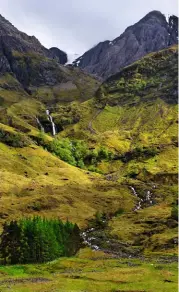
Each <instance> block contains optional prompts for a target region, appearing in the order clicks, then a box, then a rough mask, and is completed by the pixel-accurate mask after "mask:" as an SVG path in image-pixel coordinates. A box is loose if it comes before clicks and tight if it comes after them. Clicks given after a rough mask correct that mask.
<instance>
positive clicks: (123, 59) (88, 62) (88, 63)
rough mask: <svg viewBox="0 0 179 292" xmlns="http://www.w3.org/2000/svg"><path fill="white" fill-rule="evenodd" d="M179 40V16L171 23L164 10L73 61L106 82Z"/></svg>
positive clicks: (147, 17)
mask: <svg viewBox="0 0 179 292" xmlns="http://www.w3.org/2000/svg"><path fill="white" fill-rule="evenodd" d="M177 41H178V17H176V16H174V15H173V16H170V17H169V19H168V21H167V19H166V17H165V15H163V14H162V13H161V12H160V11H151V12H149V13H148V14H147V15H146V16H144V17H143V18H142V19H141V20H139V22H137V23H135V24H134V25H132V26H129V27H128V28H127V29H126V30H125V31H124V33H122V34H121V35H120V36H119V37H117V38H115V39H114V40H112V41H104V42H100V43H99V44H97V45H96V46H95V47H93V48H92V49H90V50H89V51H87V52H86V53H85V54H84V55H82V56H80V57H79V58H78V59H76V60H75V61H74V62H73V65H74V66H77V67H81V68H83V69H84V70H85V71H87V72H88V73H91V74H95V75H97V76H99V77H102V78H103V79H106V78H108V77H109V76H111V75H113V74H115V73H117V72H118V71H120V70H121V69H122V68H123V67H125V66H128V65H129V64H132V63H133V62H135V61H136V60H139V59H140V58H142V57H143V56H145V55H146V54H148V53H150V52H156V51H159V50H161V49H164V48H167V47H169V46H170V45H173V44H176V43H177Z"/></svg>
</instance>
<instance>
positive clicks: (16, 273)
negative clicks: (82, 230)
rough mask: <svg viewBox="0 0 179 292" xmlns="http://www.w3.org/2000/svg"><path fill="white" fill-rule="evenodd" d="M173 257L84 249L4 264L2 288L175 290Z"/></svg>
mask: <svg viewBox="0 0 179 292" xmlns="http://www.w3.org/2000/svg"><path fill="white" fill-rule="evenodd" d="M171 258H172V256H169V257H168V259H167V261H166V259H164V258H163V259H162V258H160V256H159V255H156V256H155V258H152V257H150V256H148V257H145V258H142V259H131V258H130V259H119V258H113V257H112V256H111V255H110V254H108V255H106V254H104V253H103V252H100V251H97V252H95V251H91V250H90V249H82V250H80V252H79V253H78V255H77V256H76V257H73V258H61V259H59V260H56V261H54V262H50V263H47V264H41V265H18V266H6V267H3V266H0V291H3V292H4V291H5V292H6V291H14V292H36V291H39V292H41V291H43V292H45V291H54V292H55V291H63V292H71V291H74V292H84V291H86V292H93V291H94V292H99V291H100V292H102V291H105V292H119V291H121V292H122V291H125V292H127V291H128V292H144V291H145V292H154V291H160V292H174V291H177V263H176V262H173V263H171V262H170V259H171Z"/></svg>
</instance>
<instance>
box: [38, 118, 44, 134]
mask: <svg viewBox="0 0 179 292" xmlns="http://www.w3.org/2000/svg"><path fill="white" fill-rule="evenodd" d="M36 121H37V124H38V125H39V127H40V130H41V131H42V132H45V130H44V127H43V126H42V124H41V122H40V121H39V119H38V118H36Z"/></svg>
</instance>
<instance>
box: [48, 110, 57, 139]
mask: <svg viewBox="0 0 179 292" xmlns="http://www.w3.org/2000/svg"><path fill="white" fill-rule="evenodd" d="M46 115H47V119H48V120H49V121H50V123H51V125H52V135H53V136H55V135H56V134H57V132H56V126H55V123H54V122H53V118H52V116H51V115H50V111H49V110H48V109H47V110H46Z"/></svg>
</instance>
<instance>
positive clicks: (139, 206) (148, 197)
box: [130, 185, 156, 211]
mask: <svg viewBox="0 0 179 292" xmlns="http://www.w3.org/2000/svg"><path fill="white" fill-rule="evenodd" d="M154 188H156V186H155V185H154ZM130 189H131V190H132V192H133V194H134V196H135V197H137V198H138V199H139V201H138V202H137V205H136V206H135V209H134V211H137V210H141V209H143V204H144V203H148V204H150V205H153V201H152V193H151V191H147V193H146V195H145V198H144V199H141V198H140V197H139V196H138V194H137V192H136V190H135V188H134V187H132V186H130Z"/></svg>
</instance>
